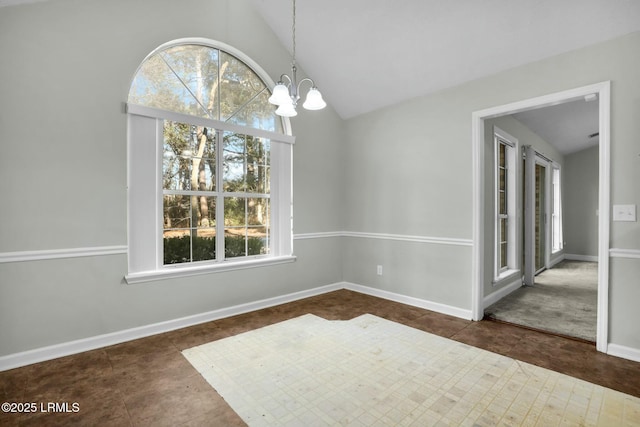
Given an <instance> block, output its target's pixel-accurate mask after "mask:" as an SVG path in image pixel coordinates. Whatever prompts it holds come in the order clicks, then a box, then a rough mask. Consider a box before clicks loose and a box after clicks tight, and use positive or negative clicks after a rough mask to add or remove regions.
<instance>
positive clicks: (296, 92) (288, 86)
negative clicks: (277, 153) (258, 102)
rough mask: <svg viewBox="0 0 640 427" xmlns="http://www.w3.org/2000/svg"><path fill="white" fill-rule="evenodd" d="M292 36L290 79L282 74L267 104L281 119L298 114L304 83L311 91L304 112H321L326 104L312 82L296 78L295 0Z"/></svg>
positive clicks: (304, 105)
mask: <svg viewBox="0 0 640 427" xmlns="http://www.w3.org/2000/svg"><path fill="white" fill-rule="evenodd" d="M292 34H293V55H292V60H291V77H289V76H288V75H287V74H282V75H281V76H280V80H279V81H278V83H276V85H275V87H274V88H273V93H272V94H271V96H270V97H269V102H270V103H272V104H274V105H277V106H278V109H277V110H276V114H277V115H279V116H283V117H293V116H296V115H297V114H298V112H297V111H296V107H297V106H298V100H299V99H300V85H302V83H304V82H309V83H311V89H309V92H307V97H306V99H305V101H304V103H303V104H302V106H303V107H304V108H305V109H306V110H322V109H323V108H324V107H326V106H327V103H326V102H324V99H322V94H321V93H320V91H319V90H318V88H317V87H316V84H315V83H314V82H313V80H311V79H310V78H304V79H302V80H300V82H298V81H297V78H296V71H297V68H296V0H293V25H292ZM285 81H286V83H285Z"/></svg>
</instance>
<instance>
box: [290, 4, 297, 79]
mask: <svg viewBox="0 0 640 427" xmlns="http://www.w3.org/2000/svg"><path fill="white" fill-rule="evenodd" d="M291 34H293V66H294V67H295V65H296V0H293V24H292V25H291Z"/></svg>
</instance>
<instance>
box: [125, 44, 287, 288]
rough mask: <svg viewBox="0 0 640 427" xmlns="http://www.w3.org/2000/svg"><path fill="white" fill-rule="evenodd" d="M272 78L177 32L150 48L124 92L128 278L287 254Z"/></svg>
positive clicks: (283, 134) (224, 50) (283, 136)
mask: <svg viewBox="0 0 640 427" xmlns="http://www.w3.org/2000/svg"><path fill="white" fill-rule="evenodd" d="M272 86H273V82H272V81H271V79H270V78H269V77H268V76H267V74H266V73H265V72H264V71H263V70H262V69H261V68H260V67H259V66H258V65H257V64H255V63H254V62H253V61H251V60H250V59H249V58H248V57H246V56H245V55H244V54H242V53H241V52H239V51H237V50H235V49H233V48H231V47H230V46H227V45H224V44H222V43H218V42H213V41H206V40H202V39H188V40H179V41H176V42H171V43H168V44H165V45H163V46H160V47H159V48H158V49H156V50H155V51H154V52H152V53H151V54H150V55H149V56H147V58H146V59H145V60H144V61H143V62H142V64H141V65H140V67H139V68H138V70H137V71H136V73H135V76H134V78H133V82H132V84H131V88H130V91H129V98H128V102H127V113H128V118H129V122H128V130H129V132H128V142H129V274H128V275H127V281H128V282H130V283H131V282H136V281H148V280H155V279H158V278H166V277H174V276H182V275H185V274H201V273H205V272H210V271H214V270H221V269H222V270H226V269H235V268H242V267H255V266H258V265H261V264H272V263H274V262H288V261H291V260H292V259H293V257H292V256H291V250H292V248H291V246H292V245H291V238H292V234H291V155H292V153H291V152H292V144H293V141H294V139H293V137H291V136H290V135H288V133H289V132H288V129H289V122H288V121H287V120H288V119H286V118H282V117H280V116H277V115H276V114H275V111H274V107H273V105H271V104H269V102H268V98H269V96H270V95H271V92H270V90H269V88H270V87H272Z"/></svg>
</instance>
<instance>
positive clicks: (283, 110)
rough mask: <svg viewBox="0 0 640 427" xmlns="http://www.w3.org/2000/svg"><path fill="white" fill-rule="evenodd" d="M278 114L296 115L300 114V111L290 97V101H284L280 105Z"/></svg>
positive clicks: (285, 115) (284, 115) (283, 115)
mask: <svg viewBox="0 0 640 427" xmlns="http://www.w3.org/2000/svg"><path fill="white" fill-rule="evenodd" d="M276 114H277V115H279V116H282V117H294V116H297V115H298V112H297V111H296V107H294V106H293V102H291V98H289V102H286V103H283V104H281V105H280V106H279V107H278V109H277V110H276Z"/></svg>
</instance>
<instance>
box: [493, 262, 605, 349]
mask: <svg viewBox="0 0 640 427" xmlns="http://www.w3.org/2000/svg"><path fill="white" fill-rule="evenodd" d="M597 303H598V263H596V262H584V261H569V260H565V261H562V262H560V263H558V264H557V265H556V266H554V267H553V268H551V269H549V270H545V271H543V272H542V273H540V274H538V275H537V276H536V278H535V284H534V286H523V287H521V288H519V289H518V290H516V291H514V292H512V293H511V294H509V295H507V296H506V297H504V298H502V299H501V300H500V301H498V302H496V303H495V304H493V305H491V306H489V307H487V308H486V309H485V314H486V315H487V316H488V317H490V318H494V319H497V320H500V321H504V322H509V323H514V324H516V325H523V326H528V327H531V328H535V329H541V330H544V331H550V332H554V333H558V334H562V335H568V336H572V337H577V338H582V339H585V340H588V341H593V342H595V340H596V322H597Z"/></svg>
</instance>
